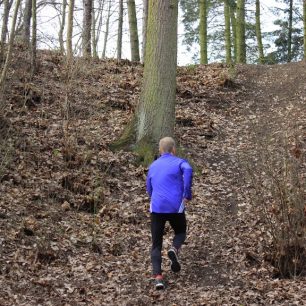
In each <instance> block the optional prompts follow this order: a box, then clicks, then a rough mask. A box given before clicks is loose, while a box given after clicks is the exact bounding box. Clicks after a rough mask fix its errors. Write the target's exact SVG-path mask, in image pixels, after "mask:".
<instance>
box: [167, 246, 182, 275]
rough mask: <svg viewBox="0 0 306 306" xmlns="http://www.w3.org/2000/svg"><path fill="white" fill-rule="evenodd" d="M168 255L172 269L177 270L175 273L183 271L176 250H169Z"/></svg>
mask: <svg viewBox="0 0 306 306" xmlns="http://www.w3.org/2000/svg"><path fill="white" fill-rule="evenodd" d="M168 257H169V259H170V260H171V266H170V267H171V271H172V272H175V273H177V272H180V271H181V265H180V263H179V262H178V260H177V256H176V254H175V252H174V251H172V250H170V251H168Z"/></svg>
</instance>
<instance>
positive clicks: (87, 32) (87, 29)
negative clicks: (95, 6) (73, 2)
mask: <svg viewBox="0 0 306 306" xmlns="http://www.w3.org/2000/svg"><path fill="white" fill-rule="evenodd" d="M83 1H84V2H83V3H84V14H83V34H82V50H83V56H84V57H90V56H91V26H92V0H83Z"/></svg>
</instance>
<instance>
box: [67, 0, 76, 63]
mask: <svg viewBox="0 0 306 306" xmlns="http://www.w3.org/2000/svg"><path fill="white" fill-rule="evenodd" d="M73 11H74V0H69V11H68V25H67V48H66V49H67V61H68V63H70V62H71V60H72V57H73V50H72V33H73Z"/></svg>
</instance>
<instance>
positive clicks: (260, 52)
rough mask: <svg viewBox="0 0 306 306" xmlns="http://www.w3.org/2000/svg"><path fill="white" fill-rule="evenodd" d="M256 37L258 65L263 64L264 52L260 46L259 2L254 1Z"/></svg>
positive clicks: (258, 0) (257, 0)
mask: <svg viewBox="0 0 306 306" xmlns="http://www.w3.org/2000/svg"><path fill="white" fill-rule="evenodd" d="M255 15H256V37H257V44H258V53H259V54H258V56H259V58H258V60H259V63H260V64H263V63H264V52H263V44H262V35H261V25H260V0H256V13H255Z"/></svg>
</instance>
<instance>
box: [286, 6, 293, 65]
mask: <svg viewBox="0 0 306 306" xmlns="http://www.w3.org/2000/svg"><path fill="white" fill-rule="evenodd" d="M288 13H289V18H288V19H289V20H288V55H287V62H288V63H289V62H291V60H292V21H293V0H289V11H288Z"/></svg>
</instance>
